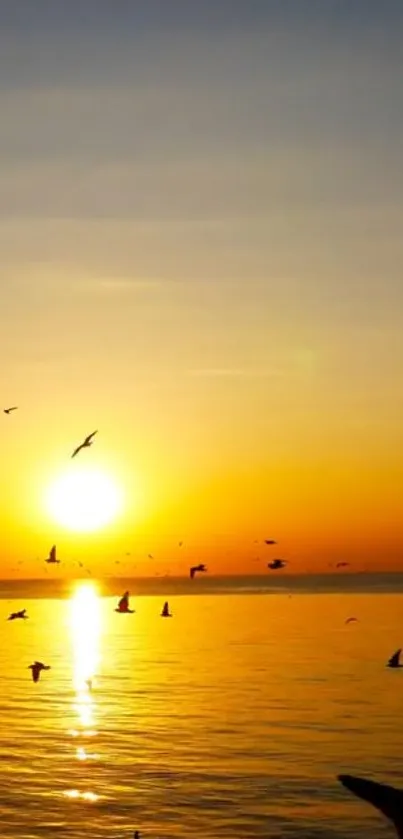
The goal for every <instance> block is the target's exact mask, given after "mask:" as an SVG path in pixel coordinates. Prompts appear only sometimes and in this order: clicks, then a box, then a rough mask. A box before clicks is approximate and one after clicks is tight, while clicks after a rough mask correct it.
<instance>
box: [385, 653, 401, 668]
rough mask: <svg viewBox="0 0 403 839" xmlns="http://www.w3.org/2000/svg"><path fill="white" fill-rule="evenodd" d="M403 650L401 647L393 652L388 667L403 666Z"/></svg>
mask: <svg viewBox="0 0 403 839" xmlns="http://www.w3.org/2000/svg"><path fill="white" fill-rule="evenodd" d="M401 652H402V650H401V648H400V649H398V650H396V652H395V653H393V655H391V657H390V659H389V661H388V663H387V665H386V667H392V668H395V669H396V667H403V664H400V655H401Z"/></svg>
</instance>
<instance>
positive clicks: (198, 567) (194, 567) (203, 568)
mask: <svg viewBox="0 0 403 839" xmlns="http://www.w3.org/2000/svg"><path fill="white" fill-rule="evenodd" d="M197 571H207V568H206V566H205V565H204V564H203V562H200V564H199V565H192V567H191V568H190V571H189V573H190V579H191V580H193V577H194V575H195V574H196V572H197Z"/></svg>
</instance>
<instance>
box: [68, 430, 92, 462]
mask: <svg viewBox="0 0 403 839" xmlns="http://www.w3.org/2000/svg"><path fill="white" fill-rule="evenodd" d="M95 434H98V431H93V432H92V434H89V435H88V437H86V438H85V440H84V442H83V443H80V445H79V446H77V448H76V449H74V452H73V454H72V455H71V456H72V457H75V456H76V454H78V453H79V452H80V451H81V449H86V448H88V446H92V443H93V439H92V438H93V437H94V436H95Z"/></svg>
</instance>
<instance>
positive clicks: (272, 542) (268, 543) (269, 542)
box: [264, 539, 277, 545]
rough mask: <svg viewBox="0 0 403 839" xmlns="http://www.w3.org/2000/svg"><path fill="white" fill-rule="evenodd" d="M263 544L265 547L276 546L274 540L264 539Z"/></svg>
mask: <svg viewBox="0 0 403 839" xmlns="http://www.w3.org/2000/svg"><path fill="white" fill-rule="evenodd" d="M264 543H265V545H277V542H275V541H274V539H265V540H264Z"/></svg>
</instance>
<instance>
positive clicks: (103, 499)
mask: <svg viewBox="0 0 403 839" xmlns="http://www.w3.org/2000/svg"><path fill="white" fill-rule="evenodd" d="M46 507H47V510H48V512H49V514H50V515H51V516H52V518H53V519H54V520H55V521H56V522H58V524H61V525H62V526H63V527H66V528H67V529H68V530H74V531H80V532H84V531H87V532H89V531H92V530H101V529H102V528H104V527H106V526H107V525H108V524H110V523H111V522H112V521H113V520H114V519H115V518H116V517H117V515H118V514H119V512H120V511H121V508H122V494H121V492H120V490H119V488H118V486H117V485H116V484H115V482H114V481H113V479H112V478H110V477H109V475H107V474H106V473H105V472H101V471H99V470H97V469H91V468H88V467H84V468H81V467H80V468H78V469H77V468H76V467H72V468H71V469H70V470H69V471H67V472H65V473H64V474H63V475H61V476H60V477H58V478H57V479H56V480H55V481H54V482H53V483H52V484H51V486H50V487H49V489H48V492H47V494H46Z"/></svg>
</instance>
